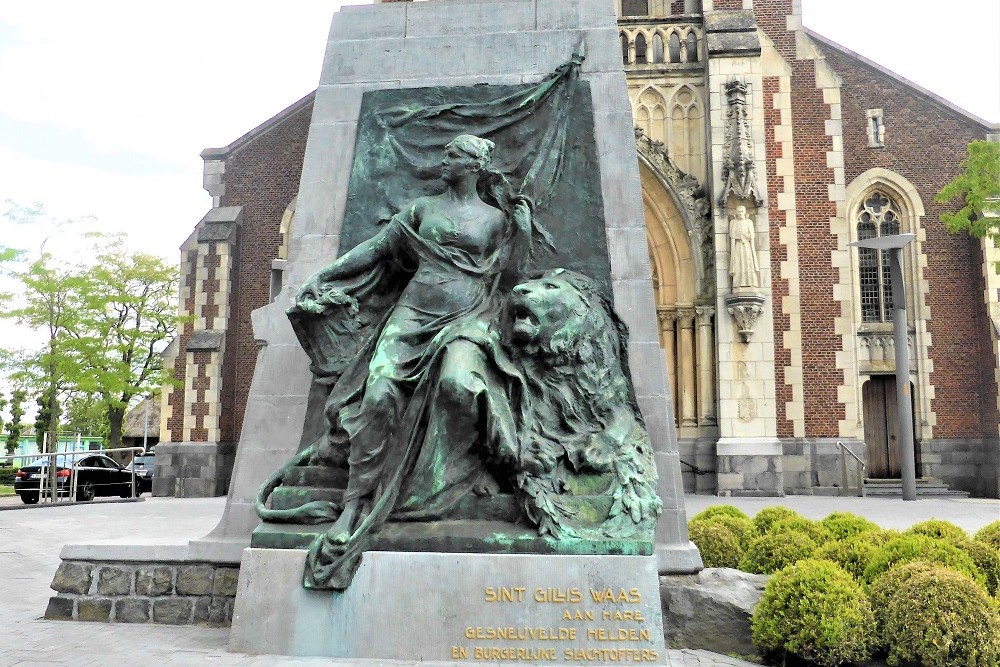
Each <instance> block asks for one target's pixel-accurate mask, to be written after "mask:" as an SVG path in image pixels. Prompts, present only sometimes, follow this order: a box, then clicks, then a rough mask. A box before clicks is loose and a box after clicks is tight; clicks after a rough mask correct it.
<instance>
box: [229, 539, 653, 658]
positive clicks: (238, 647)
mask: <svg viewBox="0 0 1000 667" xmlns="http://www.w3.org/2000/svg"><path fill="white" fill-rule="evenodd" d="M304 564H305V551H301V550H276V549H247V550H246V551H244V555H243V563H242V565H241V568H240V581H239V589H238V592H237V598H236V605H235V609H234V611H233V626H232V628H233V629H232V634H231V635H230V642H229V648H230V650H231V651H238V652H242V653H251V654H277V655H295V656H326V657H335V658H342V659H356V660H362V659H382V660H416V661H453V662H455V663H456V664H463V663H469V664H473V663H479V664H482V663H484V662H487V663H490V664H494V663H501V662H510V661H514V662H521V663H529V664H539V665H547V664H556V663H561V664H567V663H569V664H585V663H591V662H600V663H602V664H607V665H620V664H635V663H642V662H646V663H661V662H662V661H663V660H664V658H665V656H666V651H665V646H664V640H663V622H662V618H661V613H660V596H659V582H658V577H657V572H656V559H655V558H652V557H642V556H601V557H597V558H595V557H589V556H537V555H498V554H437V553H414V552H383V551H369V552H367V553H365V555H364V558H363V559H362V561H361V565H360V567H359V568H358V571H357V574H355V577H354V582H353V583H352V584H351V586H350V588H348V589H347V590H346V591H344V592H343V593H340V592H336V593H330V592H324V591H309V590H306V589H304V588H302V583H301V580H302V572H303V567H304ZM459 573H460V576H456V575H458V574H459Z"/></svg>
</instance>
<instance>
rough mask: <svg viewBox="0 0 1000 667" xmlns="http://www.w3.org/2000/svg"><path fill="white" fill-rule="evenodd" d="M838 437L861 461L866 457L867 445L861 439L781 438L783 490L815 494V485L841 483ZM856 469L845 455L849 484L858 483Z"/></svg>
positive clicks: (823, 486)
mask: <svg viewBox="0 0 1000 667" xmlns="http://www.w3.org/2000/svg"><path fill="white" fill-rule="evenodd" d="M838 441H840V442H843V443H844V444H845V445H847V447H848V448H849V449H850V450H851V451H852V452H854V453H855V454H856V455H857V456H858V457H859V458H860V459H861V460H862V461H866V460H867V449H866V447H865V443H864V441H862V440H841V439H838V438H783V439H782V440H781V447H782V463H783V465H784V472H785V480H784V485H785V493H786V494H788V495H815V494H816V492H817V489H831V490H836V489H839V488H840V487H841V486H843V474H842V472H841V464H840V448H839V447H838V446H837V442H838ZM856 469H857V468H856V464H855V463H854V460H853V459H850V458H849V459H848V475H849V477H848V481H849V482H850V484H851V487H852V488H854V485H855V484H857V483H858V479H857V472H856Z"/></svg>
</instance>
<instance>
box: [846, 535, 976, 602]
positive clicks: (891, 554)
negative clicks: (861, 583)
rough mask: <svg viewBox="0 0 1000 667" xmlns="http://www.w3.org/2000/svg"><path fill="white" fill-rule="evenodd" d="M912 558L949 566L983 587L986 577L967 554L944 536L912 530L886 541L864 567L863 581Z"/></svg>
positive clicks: (872, 580)
mask: <svg viewBox="0 0 1000 667" xmlns="http://www.w3.org/2000/svg"><path fill="white" fill-rule="evenodd" d="M915 560H924V561H927V562H928V563H936V564H938V565H943V566H945V567H949V568H951V569H953V570H956V571H958V572H961V573H962V574H964V575H966V576H968V577H969V578H970V579H972V580H974V581H975V582H976V583H978V584H980V585H981V586H983V587H984V589H985V586H986V579H985V577H983V575H982V573H980V572H979V570H978V568H976V564H975V563H974V562H973V560H972V558H971V557H970V556H969V555H968V554H966V553H965V552H964V551H961V550H960V549H959V548H958V547H956V546H955V545H953V544H950V543H948V542H946V541H944V540H935V539H933V538H930V537H927V536H926V535H914V534H910V535H906V534H904V535H900V536H898V537H894V538H893V539H891V540H889V541H888V542H886V544H885V546H883V547H882V548H881V549H879V551H878V553H876V554H875V555H874V556H872V559H871V562H870V563H869V564H868V567H866V568H865V581H867V582H868V583H869V584H871V583H872V582H874V581H875V580H876V579H878V578H879V577H880V576H881V575H882V574H884V573H886V572H888V571H889V570H890V569H891V568H892V567H894V566H896V565H902V564H903V563H910V562H912V561H915Z"/></svg>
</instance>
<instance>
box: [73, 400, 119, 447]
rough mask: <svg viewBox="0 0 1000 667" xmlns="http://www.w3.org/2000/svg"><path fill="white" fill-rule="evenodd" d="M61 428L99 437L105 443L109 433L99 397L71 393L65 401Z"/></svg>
mask: <svg viewBox="0 0 1000 667" xmlns="http://www.w3.org/2000/svg"><path fill="white" fill-rule="evenodd" d="M64 404H65V415H64V419H63V424H62V427H63V428H64V429H66V430H69V431H73V432H74V433H80V434H82V435H99V436H101V437H102V438H104V440H105V442H107V439H108V435H109V433H110V432H111V429H110V426H109V424H108V411H107V408H105V406H104V402H103V401H102V400H101V397H100V396H97V395H95V394H84V393H82V392H73V393H72V394H70V395H69V396H68V397H67V398H66V400H65V401H64Z"/></svg>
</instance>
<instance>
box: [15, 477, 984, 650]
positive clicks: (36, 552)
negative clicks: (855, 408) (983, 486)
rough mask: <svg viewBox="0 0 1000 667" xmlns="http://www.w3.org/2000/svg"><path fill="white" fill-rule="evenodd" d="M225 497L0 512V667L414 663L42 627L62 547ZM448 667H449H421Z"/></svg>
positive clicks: (149, 540)
mask: <svg viewBox="0 0 1000 667" xmlns="http://www.w3.org/2000/svg"><path fill="white" fill-rule="evenodd" d="M686 501H687V507H688V512H689V515H693V514H695V513H696V512H699V511H701V510H702V509H704V508H705V507H707V506H709V505H713V504H719V503H720V502H731V504H734V505H737V506H739V507H741V508H742V509H744V511H746V512H747V513H749V514H753V513H755V512H756V511H758V510H759V509H760V508H762V507H766V506H768V505H774V504H777V503H779V502H780V503H781V504H783V505H786V506H789V507H792V508H793V509H795V510H797V511H799V512H801V513H802V514H804V515H806V516H809V517H812V518H822V517H823V516H826V515H827V514H829V513H830V512H832V511H835V510H837V509H845V510H848V511H852V512H856V513H859V514H863V515H865V516H867V517H869V518H870V519H872V520H873V521H875V522H877V523H879V524H880V525H882V526H884V527H891V528H905V527H906V526H909V525H911V524H913V523H916V522H918V521H922V520H924V519H928V518H931V517H937V518H942V519H948V520H949V521H953V522H954V523H956V524H958V525H960V526H962V527H963V528H965V529H966V530H970V531H973V530H977V529H978V528H980V527H981V526H983V525H985V524H987V523H989V522H991V521H995V520H997V519H998V518H1000V502H998V501H995V500H994V501H990V500H976V499H958V500H953V499H932V500H918V501H916V502H912V503H905V504H904V503H903V502H902V501H900V500H883V499H878V500H875V499H861V498H812V497H804V496H797V497H788V498H781V499H777V498H764V499H756V498H754V499H748V498H742V499H732V500H731V501H730V500H729V499H720V498H715V497H712V496H688V497H687V498H686ZM224 505H225V499H223V498H211V499H185V500H178V499H169V498H153V499H149V498H148V497H147V498H146V500H144V501H143V502H138V503H136V502H132V503H102V504H96V503H95V504H81V505H75V506H59V507H44V506H40V507H37V508H32V509H27V510H24V511H7V512H0V667H11V666H13V665H19V666H21V665H24V666H27V665H39V666H45V665H67V666H73V667H91V666H94V667H97V666H98V665H100V666H102V667H103V666H104V665H108V664H128V665H130V666H139V667H142V666H144V665H181V666H187V665H219V666H228V665H314V664H315V665H319V664H323V665H348V664H367V665H372V666H375V665H385V666H386V667H390V666H402V665H412V664H414V663H401V662H394V661H368V662H365V663H358V662H353V663H352V662H346V661H331V660H329V659H320V658H315V659H313V658H277V657H274V656H261V657H253V656H246V655H240V654H232V653H228V652H227V651H226V643H227V641H228V635H229V631H228V629H225V628H202V627H190V626H187V627H173V626H160V625H151V624H150V625H142V626H128V625H117V624H116V625H107V624H99V623H68V622H54V621H44V620H40V619H39V617H40V616H41V615H42V613H43V612H44V610H45V605H46V602H47V601H48V598H49V596H50V595H51V594H52V591H50V590H49V587H48V586H49V582H50V581H51V580H52V575H53V573H54V572H55V570H56V567H57V566H58V564H59V552H60V550H61V549H62V546H63V545H64V544H66V543H89V544H94V543H115V542H117V543H126V544H128V543H146V544H182V543H185V542H187V541H188V540H190V539H193V538H197V537H201V536H203V535H205V534H206V533H208V531H209V530H211V529H212V528H213V527H215V524H216V522H217V521H218V518H219V516H220V515H221V513H222V509H223V507H224ZM423 664H424V665H428V666H432V665H447V664H454V663H446V662H441V663H423ZM666 664H668V665H671V666H674V667H722V666H726V667H739V666H746V665H750V663H746V662H742V661H739V660H734V659H732V658H727V657H725V656H720V655H717V654H713V653H710V652H708V651H669V652H668V656H667V662H666Z"/></svg>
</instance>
